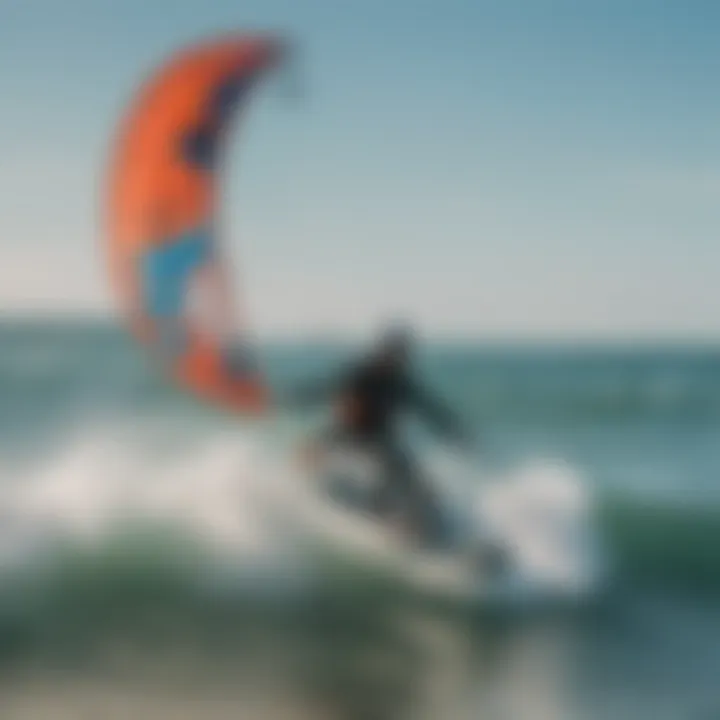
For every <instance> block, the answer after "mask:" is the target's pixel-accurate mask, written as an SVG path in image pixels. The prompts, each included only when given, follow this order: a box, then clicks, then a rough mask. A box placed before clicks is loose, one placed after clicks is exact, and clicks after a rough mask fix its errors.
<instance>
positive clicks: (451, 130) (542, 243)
mask: <svg viewBox="0 0 720 720" xmlns="http://www.w3.org/2000/svg"><path fill="white" fill-rule="evenodd" d="M244 28H259V29H270V30H274V29H277V30H280V31H284V32H286V33H287V34H288V35H289V36H290V37H291V38H293V39H295V40H296V41H297V43H298V45H299V46H300V48H301V50H302V71H303V72H302V75H303V77H304V84H305V85H306V87H307V90H308V92H307V96H306V98H305V99H304V100H303V101H302V102H300V103H293V102H290V101H288V100H287V99H286V98H283V97H282V95H281V93H279V92H278V90H277V87H275V88H273V86H272V84H269V85H268V86H267V87H266V89H265V91H264V92H263V93H262V94H261V95H260V96H259V97H258V98H257V102H256V103H255V105H254V106H253V107H252V109H251V112H250V115H249V117H248V118H247V122H246V124H245V127H244V128H243V129H242V131H241V132H238V134H237V136H236V138H235V143H234V144H233V148H232V157H231V164H230V175H229V177H228V186H227V204H226V214H227V216H228V217H227V220H228V223H227V224H228V241H229V242H230V244H231V247H232V248H233V252H234V256H235V259H236V261H237V262H238V263H239V264H240V265H241V266H242V267H241V268H240V269H241V274H242V278H243V281H244V285H245V288H244V293H245V295H246V297H247V300H248V302H249V304H250V307H251V311H252V315H253V318H254V325H255V326H256V328H257V329H258V330H260V331H263V332H265V331H266V332H269V333H278V332H285V331H289V330H291V329H301V330H304V329H310V328H317V329H340V328H351V329H355V328H362V327H365V326H367V325H368V324H372V323H374V322H375V321H376V320H378V319H379V318H381V317H382V316H384V315H386V314H397V313H405V314H410V315H412V316H413V317H415V318H416V319H417V320H418V322H419V323H420V324H421V325H422V326H423V327H425V328H426V330H427V332H428V333H451V334H457V333H460V334H464V335H468V334H470V335H477V336H491V335H514V336H527V335H533V336H538V335H539V336H545V337H557V336H570V337H576V336H590V337H623V338H626V337H635V336H643V337H690V336H694V337H712V336H714V335H715V334H717V333H718V331H720V242H718V239H719V238H718V235H719V234H720V233H719V232H718V231H719V230H720V201H719V200H720V85H719V80H718V79H719V78H720V43H719V42H718V37H720V3H716V2H714V1H713V0H704V1H700V0H689V1H684V2H681V1H680V0H675V1H674V2H668V1H667V0H595V1H593V2H591V1H590V0H585V1H584V2H583V1H582V0H574V1H571V0H564V1H561V0H525V1H524V2H519V1H515V2H513V1H512V0H496V1H495V2H487V1H485V0H433V2H426V1H424V0H244V1H243V2H238V1H237V0H232V2H230V1H229V0H186V1H182V0H153V1H150V0H142V1H141V0H125V2H117V1H115V0H92V1H91V0H72V1H71V2H67V1H62V0H0V67H2V72H1V73H0V88H1V90H2V97H3V102H2V106H1V109H0V149H1V150H2V158H3V162H2V164H0V191H1V193H2V197H3V203H2V212H1V213H0V237H1V238H2V240H1V241H0V308H4V309H6V310H7V311H21V310H35V311H38V310H55V311H59V310H67V311H82V312H109V311H111V308H112V303H111V299H110V297H109V293H108V291H107V289H106V285H105V277H104V268H103V266H102V263H101V261H100V257H99V255H98V253H99V250H100V238H99V237H98V232H97V224H96V219H97V215H98V196H99V195H100V194H101V193H102V191H103V173H104V170H105V167H104V162H105V157H106V156H107V153H108V151H109V143H110V139H111V137H112V133H113V130H114V126H115V125H116V123H117V121H118V119H119V115H120V113H121V111H122V109H123V107H124V105H125V103H126V102H127V101H128V99H129V98H130V96H131V94H132V91H133V89H134V88H135V86H136V84H137V83H138V82H139V81H140V80H141V79H142V78H143V77H144V75H145V73H146V72H147V71H148V70H150V69H152V68H153V67H154V66H155V65H156V63H157V62H159V61H160V60H162V59H164V58H165V57H166V55H167V53H168V52H170V51H172V50H174V49H177V48H178V47H180V46H182V45H183V44H184V43H185V42H187V41H188V40H194V39H197V38H198V37H203V36H205V35H207V34H208V33H212V32H214V31H218V30H228V29H244Z"/></svg>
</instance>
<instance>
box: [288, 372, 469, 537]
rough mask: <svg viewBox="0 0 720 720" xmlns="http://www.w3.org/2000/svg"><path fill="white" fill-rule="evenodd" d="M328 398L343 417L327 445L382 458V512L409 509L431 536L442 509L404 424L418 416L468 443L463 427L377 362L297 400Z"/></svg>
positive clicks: (379, 502)
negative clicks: (409, 414)
mask: <svg viewBox="0 0 720 720" xmlns="http://www.w3.org/2000/svg"><path fill="white" fill-rule="evenodd" d="M326 397H330V398H332V399H333V400H335V401H336V403H337V408H336V410H337V413H336V417H335V420H334V422H333V424H332V425H331V427H330V428H329V430H328V431H327V432H326V433H325V434H324V435H323V437H322V440H323V442H325V443H330V444H333V445H343V444H347V445H350V446H352V447H359V448H361V449H365V450H367V451H369V452H371V453H372V454H373V455H374V456H375V457H376V458H378V460H379V461H380V462H381V465H382V468H383V470H382V475H383V478H382V481H381V483H380V490H379V493H378V496H377V498H376V507H377V510H378V511H379V512H385V511H387V510H391V509H393V508H394V507H400V508H407V509H409V511H410V513H411V515H412V518H413V520H414V521H417V522H418V523H419V524H420V526H421V530H422V532H423V533H426V534H427V533H428V532H429V531H430V530H431V526H434V525H436V523H437V522H438V519H437V503H436V502H435V501H434V499H433V493H432V492H431V490H430V488H429V487H428V485H427V483H426V482H425V481H424V480H423V477H422V473H421V472H420V471H419V470H418V468H417V466H416V464H415V462H414V460H413V459H412V457H411V455H410V453H409V452H408V451H407V450H406V449H405V447H404V446H403V443H402V442H401V440H400V437H399V432H398V426H399V420H400V418H401V416H402V415H403V414H404V413H405V412H406V411H414V412H416V413H417V414H419V415H420V416H421V417H422V418H423V419H425V420H426V421H428V422H429V423H430V424H431V425H433V426H434V427H435V428H436V429H437V430H438V431H439V432H441V433H442V434H443V435H445V436H447V437H449V438H452V439H457V440H461V439H462V438H463V433H462V431H461V429H460V423H459V422H458V421H457V420H456V419H455V417H454V416H453V415H452V414H451V413H450V412H449V411H448V410H447V409H446V408H445V407H444V406H443V405H442V404H441V403H440V402H439V401H437V400H436V399H435V398H434V397H433V396H432V395H430V394H429V393H428V392H427V391H426V390H425V389H424V388H423V387H422V386H420V385H419V384H418V383H417V382H416V381H415V380H414V379H413V378H412V377H411V375H410V373H409V372H407V371H406V370H404V369H402V368H400V369H398V368H395V367H393V366H390V365H385V364H383V363H382V362H380V361H376V360H373V359H370V360H368V361H366V362H364V363H361V364H360V365H358V366H357V367H355V368H353V369H352V370H350V371H349V372H347V373H345V374H343V375H342V376H341V377H340V378H339V379H337V380H336V381H334V382H330V383H328V384H325V385H322V386H319V387H315V388H308V389H306V390H305V391H304V392H301V393H300V394H299V396H298V398H297V399H298V400H300V401H301V402H311V401H314V400H319V399H323V398H326Z"/></svg>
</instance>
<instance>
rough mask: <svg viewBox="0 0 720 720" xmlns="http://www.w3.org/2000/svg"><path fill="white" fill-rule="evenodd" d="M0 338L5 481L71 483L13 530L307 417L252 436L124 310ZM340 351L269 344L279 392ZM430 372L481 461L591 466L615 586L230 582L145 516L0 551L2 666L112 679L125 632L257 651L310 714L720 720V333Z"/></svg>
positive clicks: (445, 358)
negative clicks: (440, 597)
mask: <svg viewBox="0 0 720 720" xmlns="http://www.w3.org/2000/svg"><path fill="white" fill-rule="evenodd" d="M0 347H2V353H0V397H1V398H2V403H1V404H0V473H1V475H0V476H1V477H2V484H3V486H5V487H10V486H12V487H16V486H25V487H30V486H32V485H34V484H39V485H40V486H41V487H42V488H43V491H42V492H43V493H45V494H44V495H42V497H43V498H47V497H50V496H51V495H52V493H51V491H50V488H53V487H62V488H64V491H63V492H64V495H63V497H62V501H58V500H57V499H53V500H52V502H51V501H50V500H47V499H43V500H42V501H41V500H38V497H40V495H41V493H39V492H38V493H36V494H35V495H32V503H30V502H29V501H28V502H27V503H25V504H24V505H19V504H16V505H12V506H11V505H6V507H5V508H3V517H2V522H3V527H4V528H5V529H7V528H12V527H14V524H19V525H20V526H22V527H23V528H24V530H23V532H26V531H27V528H28V527H30V529H32V528H33V523H35V524H37V523H40V522H43V523H46V522H48V520H47V518H48V515H53V516H54V520H56V521H58V522H60V521H62V522H64V523H65V524H66V525H68V526H73V525H74V526H77V527H80V526H81V525H82V526H83V528H85V527H91V526H92V527H93V528H96V526H97V524H98V523H100V524H102V523H101V521H100V515H101V513H100V509H101V508H105V507H106V505H103V504H102V502H101V501H100V500H99V499H98V498H96V497H95V496H94V493H100V492H101V491H103V492H105V491H107V492H106V494H107V493H110V490H112V492H116V491H117V490H118V488H119V487H122V485H123V483H124V482H125V480H124V478H128V480H127V481H128V482H130V480H131V479H134V480H138V478H140V479H142V477H143V476H144V475H143V473H145V474H147V477H153V478H154V477H160V476H162V477H163V478H164V479H166V480H167V481H168V483H169V484H170V485H172V484H173V483H174V482H177V483H178V485H180V484H181V483H184V485H183V487H191V486H192V487H193V492H200V493H202V489H203V487H204V483H208V484H210V483H211V481H212V478H213V474H214V473H215V472H218V473H219V472H220V471H219V470H218V468H220V467H225V466H224V465H223V463H224V462H225V463H226V462H230V460H227V453H228V452H230V449H231V447H232V446H233V445H237V446H238V447H239V446H241V445H242V444H243V442H245V441H246V436H247V434H248V433H250V434H253V433H255V434H259V435H260V436H262V435H263V433H264V434H265V435H266V436H269V437H270V442H271V443H272V442H273V437H275V436H277V435H278V434H281V433H280V432H279V430H278V427H293V428H296V427H298V426H300V427H304V426H306V425H307V426H308V427H309V426H311V425H312V423H313V420H312V419H310V418H304V417H281V418H279V419H278V420H277V421H275V422H276V425H275V427H274V428H268V427H264V428H260V429H258V428H254V427H253V425H252V424H248V423H247V422H245V421H239V420H237V419H235V418H231V417H228V416H225V415H222V414H219V413H216V412H215V411H214V410H211V409H208V408H204V407H202V406H199V405H197V404H196V403H195V402H194V401H192V400H190V399H188V398H186V397H184V396H183V395H182V393H180V392H178V391H177V390H176V389H174V388H173V387H171V386H170V385H169V384H168V383H167V382H165V381H164V380H163V379H162V378H161V377H160V376H159V375H158V373H157V372H156V370H155V369H154V368H152V367H151V366H150V365H149V364H148V362H146V360H145V358H144V357H143V356H142V354H141V353H140V352H139V351H138V350H137V349H136V348H135V347H134V346H133V345H132V344H131V342H130V341H129V340H128V339H127V337H126V336H125V334H124V333H123V332H121V331H119V330H118V329H116V328H114V327H112V326H109V325H107V326H106V325H101V324H88V323H86V324H82V323H75V324H72V323H58V322H53V323H39V322H35V323H22V322H15V323H10V322H5V323H3V324H1V325H0ZM349 352H350V350H349V349H347V348H339V347H335V348H333V347H327V346H326V347H319V346H317V345H316V346H313V345H307V346H300V345H295V346H282V345H279V344H278V345H274V346H268V347H264V348H262V354H263V357H264V360H265V366H266V367H267V368H268V372H269V375H270V378H271V381H272V383H273V385H274V386H276V387H290V386H293V385H294V384H295V383H297V382H301V381H304V380H307V379H313V378H315V377H317V376H319V375H322V374H323V373H324V372H326V371H328V370H330V369H332V368H335V367H337V366H338V364H339V363H341V362H342V360H343V358H344V357H346V356H347V355H348V354H349ZM421 368H422V371H423V374H424V376H425V377H426V378H427V381H428V383H429V384H431V385H432V386H433V387H435V388H436V389H437V391H438V392H439V393H441V394H442V395H443V396H445V397H446V398H447V399H448V400H449V401H450V402H452V403H453V404H454V405H456V406H457V407H458V409H459V410H460V411H461V413H462V414H463V416H464V417H465V418H466V419H467V421H468V422H469V423H470V424H471V425H472V426H473V427H475V428H477V429H478V434H479V438H480V440H481V448H482V455H483V460H484V462H485V463H486V464H488V465H490V466H492V467H497V468H504V467H510V466H512V465H513V464H514V463H518V462H522V461H525V460H537V459H542V458H555V459H562V460H563V461H564V462H565V463H567V464H569V465H570V466H571V467H572V468H574V469H575V470H576V471H577V472H578V473H580V474H581V475H582V476H583V477H584V478H585V479H586V482H587V483H588V484H589V485H590V486H591V487H592V489H593V490H594V491H595V492H596V494H597V497H598V507H597V513H598V515H599V519H600V523H601V526H602V529H603V532H604V534H605V535H606V537H607V541H608V544H609V546H610V549H611V552H612V555H613V561H614V566H615V573H614V576H613V583H612V587H611V588H610V590H609V591H607V592H604V593H603V594H602V595H598V597H596V598H593V599H592V602H589V603H587V604H586V605H584V606H583V607H582V608H580V609H577V608H576V609H574V610H572V611H571V610H569V609H567V608H565V609H563V610H562V611H560V610H559V609H558V608H554V609H553V610H552V611H547V610H546V611H540V610H538V611H536V612H533V613H524V614H522V615H520V616H518V615H516V614H513V613H511V612H509V611H507V612H503V611H500V612H498V611H497V609H495V610H493V611H492V612H491V611H489V610H488V609H486V608H485V609H484V608H481V607H465V606H463V607H459V606H457V607H456V606H448V605H447V604H440V605H438V604H437V603H435V602H433V601H432V600H431V599H430V598H423V597H417V596H414V595H413V594H412V593H409V592H407V590H405V589H401V588H398V587H395V586H393V584H392V583H388V582H387V581H386V580H381V579H380V578H374V577H370V576H366V575H364V574H362V573H360V572H350V571H347V570H343V569H342V568H340V569H338V568H333V570H332V571H328V572H327V574H326V575H325V576H323V577H322V578H321V580H320V582H315V584H314V585H313V586H312V589H310V590H309V589H308V588H307V587H306V586H305V585H303V582H302V578H301V577H299V576H298V577H294V576H293V575H294V572H295V570H297V568H293V566H292V565H291V567H290V568H289V569H288V567H284V569H283V570H282V571H279V574H280V576H281V578H280V579H281V580H282V582H276V581H277V578H275V581H273V582H270V581H269V578H270V575H272V573H271V572H270V571H259V570H257V569H254V572H256V573H260V575H257V574H256V575H253V576H252V578H251V579H250V580H248V579H247V578H245V579H244V580H243V579H240V580H239V579H237V578H235V579H233V581H232V582H230V581H228V580H227V578H225V581H224V582H220V581H219V579H218V578H220V577H222V576H223V573H222V572H221V569H220V568H219V567H214V566H213V563H215V562H216V560H215V559H213V558H212V557H210V556H208V555H207V554H205V550H204V549H202V548H200V547H199V546H198V545H196V544H195V543H194V542H193V540H192V539H191V538H189V537H187V536H186V535H183V534H182V533H180V534H174V533H173V532H169V531H166V530H163V529H162V528H159V527H150V526H148V524H147V523H145V524H144V525H142V529H141V528H140V526H138V527H134V528H133V530H132V531H129V532H126V533H125V534H123V535H122V537H118V536H113V537H112V538H110V537H101V536H98V535H97V534H96V535H95V536H94V537H95V540H94V541H93V542H94V544H91V545H90V546H88V545H87V544H86V545H85V546H84V549H83V550H82V551H81V550H79V549H78V547H77V543H75V542H74V541H73V542H68V544H67V546H62V548H61V547H60V545H56V546H55V547H54V548H53V550H54V552H52V553H49V552H48V551H47V548H45V549H43V551H42V553H41V560H38V559H37V557H38V556H36V555H33V556H32V558H33V559H32V560H27V561H25V560H24V559H23V556H22V555H21V554H18V553H19V552H20V551H18V553H16V551H15V549H14V546H13V547H12V548H5V549H3V557H5V556H6V555H7V556H9V557H10V558H11V559H12V565H13V568H14V570H13V573H15V574H14V575H12V578H13V579H12V581H10V580H9V579H7V578H6V579H5V581H4V582H5V585H4V587H3V593H2V607H1V608H0V609H1V610H2V615H0V641H1V642H0V645H1V647H2V652H1V653H0V654H1V655H2V657H3V659H4V660H6V661H7V663H9V666H11V667H14V668H25V669H27V668H32V672H33V673H39V676H42V677H44V675H43V673H44V672H46V671H49V669H52V668H54V667H56V666H58V665H60V666H62V667H63V668H67V667H68V666H73V667H76V668H79V669H81V670H82V671H83V672H85V673H88V672H90V668H92V671H93V672H96V673H100V674H102V673H106V672H110V671H109V670H107V668H108V667H111V666H112V667H115V665H112V663H111V662H110V660H109V659H108V658H111V657H113V658H114V657H115V651H114V650H112V652H111V650H110V649H112V648H115V647H116V645H117V643H118V642H120V641H122V644H123V647H129V648H130V650H128V651H127V652H128V657H129V658H132V660H128V661H127V666H132V667H138V657H141V658H144V659H145V660H147V662H148V663H150V662H151V660H150V658H151V657H152V655H153V654H152V653H151V652H150V650H155V651H157V650H158V648H165V650H166V651H167V652H173V653H176V654H177V653H180V651H181V649H182V652H184V653H186V652H189V650H188V649H192V653H191V654H193V656H194V657H195V658H196V660H197V662H198V663H199V664H202V665H203V666H208V664H210V665H211V666H212V667H213V668H215V669H214V670H213V673H215V674H216V675H217V676H218V677H219V676H220V675H222V672H221V670H220V669H218V668H224V669H225V671H227V669H228V668H234V669H235V670H233V672H237V673H243V672H245V671H246V670H245V669H246V667H247V665H248V663H249V662H250V664H251V665H254V671H256V672H257V673H259V674H261V675H263V677H266V678H267V677H270V678H274V677H275V675H276V674H277V675H278V677H279V676H280V675H282V677H284V678H286V679H287V681H288V682H289V683H290V684H291V685H292V684H293V683H294V684H295V685H296V686H297V688H299V690H298V692H299V693H300V695H302V698H301V697H300V695H297V696H296V695H292V697H293V698H294V699H293V702H294V703H296V705H297V706H298V707H299V706H300V705H302V703H304V702H308V703H310V704H309V705H308V707H316V706H315V705H313V704H312V703H316V702H320V704H321V705H323V706H324V707H325V708H326V711H327V712H329V716H331V717H373V718H374V717H378V718H383V717H388V718H391V717H392V718H394V717H425V716H427V717H439V716H440V713H443V714H444V716H446V717H480V716H483V717H485V716H486V717H491V718H495V717H497V718H505V717H507V718H510V719H511V720H514V718H520V720H522V718H525V717H528V718H530V717H542V718H551V719H554V718H558V719H559V718H570V719H574V718H578V719H580V720H582V719H583V718H588V719H590V720H594V719H595V718H598V719H601V718H602V719H604V718H608V719H610V718H612V719H613V720H615V719H622V718H633V719H634V718H645V717H647V718H668V720H670V719H672V720H674V719H675V718H699V719H700V718H715V717H720V693H718V691H717V688H716V674H717V668H718V667H720V477H719V473H720V442H719V440H720V348H713V347H670V348H667V347H666V348H663V347H642V348H633V347H616V348H608V347H601V348H598V347H595V348H588V347H584V348H577V347H570V346H565V347H558V346H554V347H537V346H534V347H530V346H520V345H515V346H509V347H497V346H483V345H481V344H478V345H468V344H465V345H455V346H450V345H445V346H429V347H428V348H426V350H425V351H424V353H423V356H422V358H421ZM219 439H220V440H219ZM265 442H267V437H266V439H265ZM215 445H220V446H222V448H220V449H218V448H215ZM213 448H215V449H213ZM216 450H217V452H216ZM213 453H215V454H213ZM223 453H225V454H223ZM223 458H225V459H224V460H223ZM178 459H179V460H178ZM188 478H189V479H188ZM208 487H209V485H208ZM73 488H74V490H73ZM78 488H80V489H79V490H78ZM73 493H74V494H73ZM61 494H62V493H61ZM90 495H93V499H92V502H89V501H88V496H90ZM52 497H53V498H56V495H52ZM198 497H201V495H199V496H198ZM68 498H72V500H69V499H68ZM103 502H104V501H103ZM43 503H44V504H43ZM28 507H31V508H32V512H33V513H35V514H29V515H27V516H23V515H22V513H24V512H28V513H29V512H30V511H29V510H27V508H28ZM18 508H21V509H18ZM38 508H40V509H42V510H43V513H44V514H42V513H39V512H38ZM150 525H152V524H150ZM18 537H20V535H19V534H18V533H14V531H13V532H8V533H7V534H6V535H4V536H3V540H2V542H5V543H7V542H9V540H8V538H11V539H12V541H13V542H17V539H18ZM98 537H101V539H100V540H98ZM258 542H259V543H260V544H262V543H263V542H265V540H264V539H262V537H261V540H260V541H258ZM88 547H92V548H93V549H92V551H89V550H88V549H87V548H88ZM18 567H19V569H18ZM208 568H210V570H211V572H210V571H208ZM263 572H264V573H265V574H264V575H263ZM18 573H20V576H22V581H21V582H18V580H17V578H18ZM209 576H212V577H211V579H210V580H208V577H209ZM261 576H262V577H263V578H264V580H265V581H267V582H265V581H261V580H258V577H261ZM199 577H202V578H204V579H203V581H199V580H198V578H199ZM250 648H253V649H252V650H250ZM278 653H279V654H280V655H281V656H282V657H283V658H284V660H283V662H282V663H279V665H278V664H276V663H275V659H276V657H277V655H278ZM261 658H262V661H261ZM368 658H371V660H368ZM372 658H374V659H372ZM112 662H113V663H114V662H116V660H113V661H112ZM266 662H267V665H268V667H266V666H265V664H264V663H266ZM124 667H125V666H124ZM38 668H40V670H38ZM378 668H383V670H382V671H380V670H378ZM14 672H19V670H15V671H14ZM113 672H114V671H113ZM178 672H179V671H178ZM178 677H179V676H178ZM176 679H177V678H176ZM128 682H129V681H128ZM158 682H160V680H158ZM273 682H275V680H272V681H271V683H270V684H271V686H272V683H273ZM278 682H279V680H278ZM308 693H309V694H310V695H311V696H312V700H309V699H308V697H306V695H307V694H308ZM167 702H168V703H170V700H169V699H168V701H167ZM167 708H168V712H171V710H170V708H171V705H170V704H168V705H167ZM328 708H330V709H329V710H328ZM429 708H435V709H434V710H432V711H431V710H430V709H429ZM363 713H365V714H363ZM423 713H427V714H426V715H423ZM463 713H465V714H463ZM483 713H484V714H483ZM312 715H313V713H312V712H310V713H309V716H312ZM278 716H279V715H278Z"/></svg>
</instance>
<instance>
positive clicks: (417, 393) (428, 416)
mask: <svg viewBox="0 0 720 720" xmlns="http://www.w3.org/2000/svg"><path fill="white" fill-rule="evenodd" d="M407 396H408V400H409V401H410V403H411V404H412V405H413V406H414V408H415V409H416V410H417V412H418V413H419V414H420V415H421V416H422V417H423V418H424V419H425V421H426V422H428V423H429V424H430V425H432V426H433V427H434V428H435V430H436V431H437V432H438V433H440V434H442V435H443V436H445V437H446V438H448V439H450V440H453V441H455V442H459V443H463V444H464V443H465V442H466V440H467V438H468V434H467V432H466V430H465V428H464V426H463V423H462V421H461V420H460V418H459V417H458V415H457V414H456V413H454V412H453V411H452V410H451V409H450V408H449V407H448V406H447V405H446V404H445V403H444V402H442V401H441V400H440V399H438V398H437V397H435V395H433V394H432V393H431V392H429V391H428V390H427V389H426V388H424V387H422V386H421V385H419V384H417V383H416V382H414V381H412V380H409V381H408V383H407Z"/></svg>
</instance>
